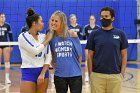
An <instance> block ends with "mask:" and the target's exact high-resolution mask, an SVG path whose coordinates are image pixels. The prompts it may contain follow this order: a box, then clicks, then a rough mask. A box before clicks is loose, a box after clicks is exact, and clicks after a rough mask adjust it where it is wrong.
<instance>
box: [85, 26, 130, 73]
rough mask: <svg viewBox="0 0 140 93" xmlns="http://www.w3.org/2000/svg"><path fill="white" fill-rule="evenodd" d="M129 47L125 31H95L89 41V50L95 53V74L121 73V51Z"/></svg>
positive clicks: (114, 29)
mask: <svg viewBox="0 0 140 93" xmlns="http://www.w3.org/2000/svg"><path fill="white" fill-rule="evenodd" d="M127 47H128V41H127V38H126V36H125V34H124V32H123V31H121V30H119V29H116V28H113V29H111V30H109V31H105V30H103V29H102V28H100V29H98V30H97V31H93V32H92V33H91V34H90V36H89V39H88V42H87V48H88V49H89V50H92V51H94V57H93V72H98V73H104V74H117V73H120V72H121V64H122V63H121V50H122V49H126V48H127Z"/></svg>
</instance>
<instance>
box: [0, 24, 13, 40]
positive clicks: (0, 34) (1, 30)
mask: <svg viewBox="0 0 140 93" xmlns="http://www.w3.org/2000/svg"><path fill="white" fill-rule="evenodd" d="M8 41H13V36H12V31H11V27H10V25H9V24H8V23H4V25H3V26H0V42H8Z"/></svg>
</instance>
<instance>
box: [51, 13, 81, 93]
mask: <svg viewBox="0 0 140 93" xmlns="http://www.w3.org/2000/svg"><path fill="white" fill-rule="evenodd" d="M66 19H67V18H66V16H65V14H64V13H63V12H62V11H55V12H54V13H53V14H52V16H51V18H50V25H49V26H50V29H51V30H53V31H54V33H55V34H54V37H53V39H52V40H51V44H50V45H51V50H52V55H53V57H52V58H53V60H52V65H53V66H54V67H55V73H54V84H55V88H56V93H67V90H68V86H69V88H70V91H71V93H81V92H82V73H81V66H80V62H81V60H82V56H81V55H82V50H81V45H80V41H79V38H78V36H77V33H76V32H74V31H69V30H68V26H67V20H66Z"/></svg>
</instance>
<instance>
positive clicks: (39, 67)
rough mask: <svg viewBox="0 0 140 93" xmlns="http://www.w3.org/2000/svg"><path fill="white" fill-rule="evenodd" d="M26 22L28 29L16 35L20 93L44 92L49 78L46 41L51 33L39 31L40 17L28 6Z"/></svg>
mask: <svg viewBox="0 0 140 93" xmlns="http://www.w3.org/2000/svg"><path fill="white" fill-rule="evenodd" d="M27 15H28V16H27V17H26V23H27V25H28V27H29V31H27V32H24V33H21V34H20V35H19V37H18V42H19V49H20V52H21V58H22V65H21V73H22V76H21V85H20V93H46V91H47V87H48V78H49V71H48V68H49V64H50V62H51V59H52V57H51V51H50V47H49V45H47V44H48V42H49V41H50V40H51V38H52V34H53V33H48V34H47V36H46V35H45V34H41V33H39V31H41V30H42V29H43V26H44V24H43V20H42V17H41V16H40V15H38V14H36V13H34V11H33V10H32V9H31V8H29V9H28V10H27Z"/></svg>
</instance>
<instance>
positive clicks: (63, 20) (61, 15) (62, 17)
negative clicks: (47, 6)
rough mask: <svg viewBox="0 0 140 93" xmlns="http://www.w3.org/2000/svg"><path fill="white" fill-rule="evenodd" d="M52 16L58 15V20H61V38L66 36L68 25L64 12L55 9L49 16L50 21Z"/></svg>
mask: <svg viewBox="0 0 140 93" xmlns="http://www.w3.org/2000/svg"><path fill="white" fill-rule="evenodd" d="M53 16H58V17H59V18H60V20H61V30H62V31H63V38H66V37H67V32H68V25H67V18H66V15H65V13H63V12H62V11H59V10H57V11H55V12H54V13H53V14H52V16H51V18H50V21H51V19H52V17H53ZM50 21H49V22H50Z"/></svg>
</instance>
